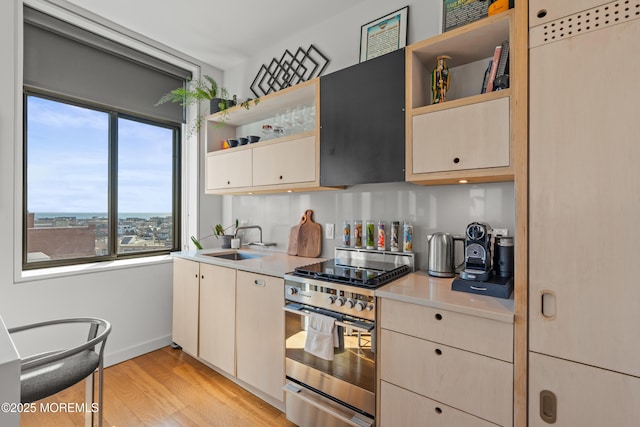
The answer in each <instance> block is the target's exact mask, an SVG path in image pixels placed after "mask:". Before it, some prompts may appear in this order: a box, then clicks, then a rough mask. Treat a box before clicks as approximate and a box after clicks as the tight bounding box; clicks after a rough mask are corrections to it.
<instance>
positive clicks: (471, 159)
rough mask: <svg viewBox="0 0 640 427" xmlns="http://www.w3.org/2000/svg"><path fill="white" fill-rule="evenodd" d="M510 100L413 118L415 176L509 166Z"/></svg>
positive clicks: (496, 100)
mask: <svg viewBox="0 0 640 427" xmlns="http://www.w3.org/2000/svg"><path fill="white" fill-rule="evenodd" d="M509 139H510V126H509V97H505V98H499V99H494V100H492V101H486V102H478V103H476V104H470V105H464V106H461V107H458V108H451V109H447V110H441V111H435V112H431V113H426V114H422V115H419V116H414V117H413V173H414V174H415V173H429V172H443V171H453V170H463V169H479V168H494V167H504V166H509V156H510V154H509Z"/></svg>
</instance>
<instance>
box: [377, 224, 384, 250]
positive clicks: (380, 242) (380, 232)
mask: <svg viewBox="0 0 640 427" xmlns="http://www.w3.org/2000/svg"><path fill="white" fill-rule="evenodd" d="M385 237H386V236H385V230H384V221H378V250H379V251H384V250H385V248H386V242H385Z"/></svg>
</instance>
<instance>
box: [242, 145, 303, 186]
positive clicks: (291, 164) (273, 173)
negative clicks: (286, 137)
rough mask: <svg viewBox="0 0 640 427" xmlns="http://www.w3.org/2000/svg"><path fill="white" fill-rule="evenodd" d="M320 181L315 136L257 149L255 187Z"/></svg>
mask: <svg viewBox="0 0 640 427" xmlns="http://www.w3.org/2000/svg"><path fill="white" fill-rule="evenodd" d="M315 179H316V138H315V137H313V136H310V137H306V138H301V139H295V140H292V141H286V142H281V143H278V144H273V145H266V146H263V147H256V148H254V149H253V185H254V186H259V185H274V184H292V183H296V182H310V181H315Z"/></svg>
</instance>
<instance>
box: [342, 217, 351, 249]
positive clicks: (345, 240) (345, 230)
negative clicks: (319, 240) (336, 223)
mask: <svg viewBox="0 0 640 427" xmlns="http://www.w3.org/2000/svg"><path fill="white" fill-rule="evenodd" d="M342 246H344V247H345V248H348V247H349V246H351V224H349V221H345V222H344V224H343V225H342Z"/></svg>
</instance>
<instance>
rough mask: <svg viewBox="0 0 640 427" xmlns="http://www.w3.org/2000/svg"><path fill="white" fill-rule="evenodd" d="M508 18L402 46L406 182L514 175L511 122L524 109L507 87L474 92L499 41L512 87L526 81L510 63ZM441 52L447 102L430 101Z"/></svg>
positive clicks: (510, 14) (513, 57)
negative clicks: (505, 47) (506, 43)
mask: <svg viewBox="0 0 640 427" xmlns="http://www.w3.org/2000/svg"><path fill="white" fill-rule="evenodd" d="M514 20H515V11H514V10H510V11H507V12H503V13H500V14H498V15H495V16H492V17H489V18H485V19H481V20H479V21H476V22H473V23H471V24H468V25H465V26H463V27H460V28H457V29H454V30H451V31H448V32H446V33H443V34H440V35H437V36H435V37H432V38H429V39H426V40H423V41H421V42H418V43H414V44H412V45H410V46H408V47H407V55H406V61H407V64H406V70H407V77H406V78H407V82H406V88H407V89H406V90H407V96H406V103H407V107H406V137H407V146H406V180H407V181H409V182H415V183H419V184H427V185H428V184H431V185H434V184H452V183H458V182H459V181H460V180H462V179H464V180H467V181H469V182H488V181H511V180H513V179H514V151H513V149H512V147H513V144H514V139H515V138H516V137H515V135H517V132H516V129H515V128H516V127H518V126H521V120H519V119H516V118H517V117H518V116H517V114H522V113H523V112H524V110H518V112H516V108H515V105H516V102H515V101H514V100H513V98H514V94H515V93H516V92H514V89H512V88H507V89H504V90H501V91H496V92H490V93H484V94H481V93H480V92H481V89H482V77H483V76H484V71H485V69H486V66H487V63H488V61H489V59H491V58H492V57H493V53H494V50H495V48H496V46H499V45H501V44H502V43H503V42H504V41H505V40H508V41H510V43H511V46H512V48H510V53H509V58H510V59H509V60H510V63H511V67H510V72H509V74H510V80H511V86H512V87H513V86H514V84H520V85H522V84H523V83H524V82H526V76H524V75H518V70H519V69H518V68H516V67H515V66H514V64H517V62H518V60H519V59H518V55H520V53H519V51H517V50H515V49H514V48H513V45H514V44H517V43H516V41H517V39H516V32H515V25H514ZM440 55H449V56H450V57H451V59H449V60H447V63H448V67H449V71H450V85H449V91H448V92H447V101H445V102H443V103H439V104H433V105H432V104H431V102H432V100H431V97H432V96H431V92H432V91H431V83H430V82H431V73H432V70H433V68H434V67H435V65H436V63H437V57H438V56H440ZM520 74H522V73H520ZM518 79H522V82H519V81H518ZM473 82H475V83H476V84H473ZM514 123H515V124H516V125H515V126H514ZM521 131H522V130H518V132H521Z"/></svg>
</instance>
